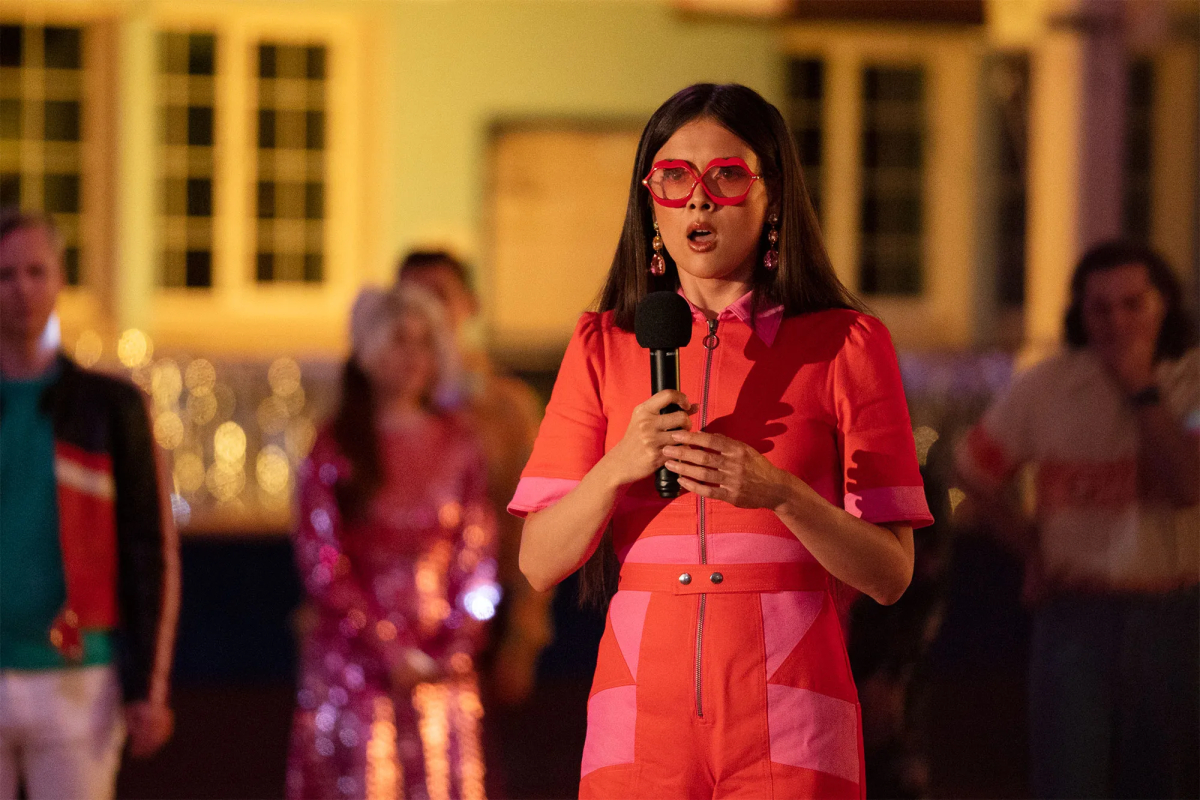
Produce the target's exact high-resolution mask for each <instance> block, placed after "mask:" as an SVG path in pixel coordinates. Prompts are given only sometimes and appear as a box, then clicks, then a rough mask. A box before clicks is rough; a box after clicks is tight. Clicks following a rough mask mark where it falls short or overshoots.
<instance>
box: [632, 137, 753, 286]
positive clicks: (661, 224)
mask: <svg viewBox="0 0 1200 800" xmlns="http://www.w3.org/2000/svg"><path fill="white" fill-rule="evenodd" d="M733 157H738V158H741V159H742V160H743V161H745V162H746V164H747V165H748V166H749V167H750V169H751V170H752V171H753V172H754V173H755V174H761V167H762V165H761V164H760V163H759V160H758V155H757V154H756V153H755V152H754V151H753V150H752V149H751V148H750V145H748V144H746V143H745V142H744V141H742V140H741V139H740V138H738V137H737V136H736V135H734V134H733V133H732V132H730V130H729V129H728V128H726V127H724V126H723V125H721V124H720V123H719V122H717V121H715V120H713V119H711V118H709V117H701V118H699V119H695V120H692V121H691V122H689V123H687V124H686V125H684V126H683V127H681V128H680V129H679V130H677V131H675V134H674V135H673V136H671V138H670V139H668V140H667V143H666V144H664V145H663V146H662V149H660V150H659V151H658V152H657V153H655V154H654V158H653V161H652V163H657V162H659V161H664V160H668V159H672V160H673V159H678V160H680V161H686V162H688V163H689V164H691V165H692V167H693V168H694V169H695V170H696V172H697V173H699V172H702V171H703V170H704V168H705V167H706V166H707V165H708V164H709V162H711V161H712V160H713V159H714V158H733ZM650 203H651V205H652V207H653V211H654V219H655V221H656V222H657V223H658V230H659V233H660V234H661V236H662V240H663V245H665V246H666V249H667V252H668V253H670V254H671V258H672V259H674V261H675V265H676V266H677V267H678V268H679V271H680V272H681V273H686V274H687V275H690V276H692V277H693V278H709V279H712V278H716V279H724V280H744V281H749V280H750V276H751V274H752V273H753V272H754V264H755V261H756V260H757V257H758V243H759V241H760V239H761V237H762V233H763V226H764V225H765V222H766V218H767V207H768V198H767V187H766V185H765V183H764V182H763V181H762V180H757V181H755V182H754V184H753V185H752V186H751V187H750V194H749V195H747V197H746V199H745V200H743V201H742V202H740V203H738V204H737V205H729V206H723V205H718V204H717V203H714V202H713V201H712V200H711V199H710V198H709V196H708V195H707V194H705V193H704V189H703V188H702V185H701V184H699V183H697V184H696V187H695V188H694V189H693V190H692V194H691V197H689V198H688V201H687V204H686V205H684V206H683V207H682V208H668V207H666V206H661V205H659V204H658V203H655V202H654V200H653V198H651V200H650Z"/></svg>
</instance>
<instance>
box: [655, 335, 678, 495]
mask: <svg viewBox="0 0 1200 800" xmlns="http://www.w3.org/2000/svg"><path fill="white" fill-rule="evenodd" d="M678 388H679V351H678V350H651V351H650V394H658V393H659V392H661V391H662V390H664V389H678ZM680 410H681V409H680V408H679V406H678V405H676V404H675V403H671V404H670V405H669V406H667V407H666V408H664V409H663V410H662V411H660V412H659V414H674V413H675V412H676V411H680ZM654 488H655V489H657V490H658V496H659V497H663V498H666V499H670V498H673V497H678V496H679V476H678V475H676V474H675V473H674V472H671V470H669V469H667V468H666V467H659V468H658V471H656V472H655V473H654Z"/></svg>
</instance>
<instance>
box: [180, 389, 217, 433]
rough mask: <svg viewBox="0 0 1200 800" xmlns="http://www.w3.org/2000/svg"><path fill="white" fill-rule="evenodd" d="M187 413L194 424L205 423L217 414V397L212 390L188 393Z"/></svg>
mask: <svg viewBox="0 0 1200 800" xmlns="http://www.w3.org/2000/svg"><path fill="white" fill-rule="evenodd" d="M187 413H188V416H189V417H191V420H192V423H193V424H195V425H207V424H208V423H210V422H212V420H213V417H215V416H216V415H217V398H216V397H214V396H213V394H212V392H206V393H205V394H193V395H189V396H188V399H187Z"/></svg>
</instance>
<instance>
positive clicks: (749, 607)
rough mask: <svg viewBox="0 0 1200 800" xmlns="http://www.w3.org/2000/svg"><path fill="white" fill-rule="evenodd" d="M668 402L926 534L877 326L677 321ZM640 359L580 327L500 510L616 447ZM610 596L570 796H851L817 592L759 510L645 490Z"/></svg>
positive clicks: (854, 729) (620, 343) (830, 641)
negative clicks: (674, 400) (693, 407)
mask: <svg viewBox="0 0 1200 800" xmlns="http://www.w3.org/2000/svg"><path fill="white" fill-rule="evenodd" d="M680 372H681V382H682V385H681V388H682V390H683V391H684V393H685V394H686V395H687V396H688V399H689V400H690V401H691V402H693V403H699V404H700V411H699V413H698V420H697V423H698V424H697V427H698V428H700V429H703V430H706V431H709V432H714V433H720V434H724V435H726V436H729V437H732V438H734V439H738V440H740V441H743V442H746V443H748V444H750V445H752V446H753V447H754V448H755V449H757V450H758V451H759V452H761V453H763V454H764V455H765V456H766V457H767V459H769V460H770V461H771V462H772V463H773V464H775V465H776V466H778V467H781V468H783V469H786V470H788V471H789V472H791V473H793V474H795V475H798V476H799V477H801V478H802V479H804V480H805V481H806V482H807V483H808V484H809V485H810V486H811V487H813V489H815V490H816V491H817V492H818V493H820V494H821V496H823V497H824V498H825V499H827V500H828V501H829V502H830V503H833V504H835V505H837V506H839V507H843V508H845V509H846V510H847V511H848V512H849V513H851V514H854V515H855V516H858V517H861V518H862V519H865V520H868V521H870V522H875V523H884V522H903V523H910V524H912V525H913V526H914V527H920V526H923V525H927V524H929V523H930V522H931V521H932V517H931V516H930V514H929V510H928V507H927V506H926V503H925V495H924V491H923V488H922V482H921V476H920V473H919V471H918V464H917V456H916V450H915V446H914V443H913V434H912V427H911V424H910V422H909V416H908V407H907V405H906V403H905V399H904V391H903V387H902V385H901V381H900V371H899V368H898V365H897V362H896V355H895V351H894V349H893V347H892V343H891V338H890V337H889V335H888V332H887V329H886V328H885V327H884V326H883V324H882V323H880V322H879V321H878V320H876V319H874V318H873V317H870V316H867V315H865V314H860V313H858V312H854V311H846V310H832V311H823V312H818V313H813V314H807V315H802V316H793V317H784V315H783V310H782V308H780V307H767V308H762V307H760V308H759V309H758V310H757V313H754V314H752V296H751V295H749V294H748V295H746V296H744V297H743V298H742V299H740V300H739V301H737V302H735V303H733V304H732V305H730V306H729V307H728V308H726V309H725V310H724V311H722V312H721V314H720V315H719V316H718V318H717V319H715V320H707V319H705V318H704V316H703V315H702V314H701V313H700V312H699V311H698V310H696V309H695V308H694V307H693V331H692V340H691V344H689V345H688V346H687V347H685V348H683V349H682V350H681V351H680ZM648 373H649V370H648V356H647V351H646V350H644V349H642V348H641V347H639V346H638V344H637V342H636V340H635V338H634V335H633V333H632V332H628V331H624V330H622V329H620V328H618V327H616V326H615V325H614V324H613V319H612V313H611V312H607V313H603V314H598V313H587V314H584V315H583V317H582V318H581V320H580V322H579V325H578V327H577V328H576V330H575V334H574V336H573V338H572V340H571V343H570V346H569V347H568V349H567V353H566V355H565V356H564V358H563V363H562V367H561V369H560V371H559V375H558V380H557V382H556V384H555V387H554V392H553V395H552V396H551V399H550V404H549V406H548V407H547V409H546V417H545V421H544V422H543V423H542V427H541V430H540V432H539V434H538V439H537V443H536V445H535V446H534V451H533V455H532V456H531V458H530V460H529V463H528V465H527V466H526V468H525V471H524V473H523V475H522V479H521V482H520V484H519V486H518V488H517V492H516V495H515V496H514V498H513V500H512V503H511V504H510V506H509V509H510V511H512V512H513V513H516V514H519V515H523V514H527V513H530V512H534V511H538V510H541V509H544V508H547V507H548V506H550V505H553V504H554V503H555V502H557V501H558V500H559V499H561V498H562V497H563V496H564V495H565V494H567V492H569V491H570V490H571V489H572V488H574V487H575V485H576V484H578V483H579V481H580V480H581V479H582V478H583V477H584V475H585V474H587V472H588V471H589V470H590V469H591V468H592V467H593V466H594V465H595V464H596V462H597V461H599V459H600V458H601V456H603V455H604V453H605V452H606V451H607V450H608V449H609V448H611V447H613V446H614V445H615V444H616V443H617V442H619V441H620V440H621V438H622V436H624V434H625V431H626V428H627V427H628V425H629V419H630V416H631V415H632V413H633V409H634V406H636V405H637V404H638V403H641V402H642V401H644V400H645V399H646V398H647V397H648V395H649V375H648ZM612 526H613V543H614V545H615V547H616V550H617V556H618V558H619V560H620V561H621V579H620V584H619V588H618V591H617V593H616V595H614V597H613V598H612V602H611V604H610V606H609V610H608V619H607V623H606V625H605V630H604V635H603V638H602V639H601V642H600V651H599V656H598V660H597V664H596V674H595V678H594V680H593V683H592V689H591V694H590V698H589V700H588V731H587V738H586V742H585V744H584V750H583V764H582V770H581V772H582V780H581V783H580V796H581V797H595V798H638V797H655V798H666V797H680V798H684V797H686V798H696V797H713V798H717V797H721V798H726V797H747V798H751V797H753V798H770V797H776V798H784V797H786V798H796V797H823V798H824V797H856V798H857V797H863V796H864V785H863V758H862V735H861V728H862V725H861V715H860V711H859V705H858V696H857V692H856V691H855V687H854V681H853V678H852V677H851V673H850V665H849V661H848V659H847V656H846V648H845V644H844V641H843V637H842V630H841V626H840V624H839V622H838V617H837V613H836V610H835V607H834V598H833V595H832V586H833V581H832V580H831V578H830V576H829V575H828V573H827V572H826V571H825V570H824V569H823V568H822V567H821V566H820V564H818V563H817V561H816V560H815V559H814V558H813V556H812V555H811V554H810V553H809V552H808V550H807V549H806V548H805V547H804V545H802V544H801V543H800V541H799V540H798V539H797V538H796V536H795V535H794V534H793V533H792V532H791V531H790V530H788V529H787V528H786V527H785V526H784V525H783V523H782V522H781V521H780V520H779V518H778V517H777V516H776V515H775V514H774V513H773V512H771V511H769V510H764V509H758V510H746V509H741V508H736V507H734V506H732V505H729V504H728V503H724V502H720V501H711V500H705V499H703V498H700V497H697V496H696V495H692V494H688V493H683V494H681V495H680V496H679V497H677V498H675V499H674V500H670V501H668V500H663V499H660V498H659V497H658V495H657V494H656V492H655V490H654V485H653V480H652V478H648V479H646V480H642V481H639V482H638V483H636V484H633V485H632V486H630V487H629V489H628V491H627V492H626V493H625V495H624V496H623V497H622V499H621V500H620V501H619V503H618V505H617V507H616V509H615V512H614V515H613V518H612Z"/></svg>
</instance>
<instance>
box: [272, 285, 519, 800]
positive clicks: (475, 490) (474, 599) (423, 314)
mask: <svg viewBox="0 0 1200 800" xmlns="http://www.w3.org/2000/svg"><path fill="white" fill-rule="evenodd" d="M350 327H351V331H350V333H351V335H350V338H351V347H352V353H351V357H350V359H349V360H348V362H347V363H346V367H345V371H344V376H343V387H342V397H341V405H340V408H339V409H338V411H337V414H336V415H335V417H334V419H333V420H332V421H331V422H330V424H329V425H328V426H327V427H326V428H325V430H323V431H322V433H321V434H320V435H319V436H318V438H317V442H316V444H315V445H314V448H313V452H312V454H311V456H310V457H309V459H308V460H307V461H306V462H305V464H304V465H303V467H302V469H301V471H300V473H299V478H298V479H299V490H298V517H297V528H296V531H295V534H294V544H295V554H296V561H297V564H298V567H299V569H300V572H301V576H302V579H303V581H304V585H305V589H306V590H307V593H308V598H309V601H310V605H311V606H313V608H314V609H315V612H316V614H315V616H316V619H315V624H314V625H313V626H312V627H311V629H310V630H309V631H308V632H306V633H305V635H304V637H303V639H304V640H303V642H302V654H301V666H300V678H299V691H298V697H297V706H298V707H297V710H296V716H295V721H294V727H293V734H292V747H291V755H290V758H289V763H288V776H287V792H288V796H289V797H292V798H339V797H367V798H374V797H386V798H400V797H405V798H432V799H433V800H437V798H448V797H463V798H470V797H482V796H483V763H482V757H481V752H480V747H479V730H480V716H481V713H482V712H481V707H480V704H479V696H478V691H477V688H476V680H475V673H474V666H473V655H474V653H475V651H476V649H477V647H478V646H479V645H480V644H481V642H482V636H481V634H482V630H481V628H482V624H483V621H484V620H486V619H489V618H490V617H491V616H492V615H493V613H494V609H495V604H496V603H497V602H498V600H499V590H498V588H497V585H496V582H495V572H496V562H495V558H494V547H495V545H494V542H495V536H494V517H493V515H492V512H491V511H490V508H489V505H488V500H487V494H486V486H485V483H486V472H485V467H484V462H483V459H482V456H481V453H480V450H479V447H478V445H477V444H476V442H475V440H474V438H473V437H472V435H471V434H470V433H469V432H468V429H467V428H466V427H465V426H464V425H463V424H462V423H460V422H459V421H458V420H457V419H456V418H455V417H454V416H453V415H452V414H451V413H450V412H449V408H450V407H451V406H452V404H453V403H454V399H455V392H454V387H455V384H456V381H455V379H454V373H455V370H454V366H453V363H454V358H453V349H452V344H451V342H450V339H449V338H448V334H447V332H446V329H445V327H444V324H443V321H442V317H441V312H440V308H439V307H438V305H437V303H436V301H435V300H434V299H433V298H432V297H431V296H429V295H428V294H426V293H425V292H424V291H423V290H421V289H420V288H419V287H401V288H399V289H397V290H395V291H392V292H384V291H381V290H374V289H368V290H364V291H363V292H362V293H361V294H360V295H359V297H358V299H357V301H356V302H355V305H354V309H353V311H352V312H351V325H350Z"/></svg>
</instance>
